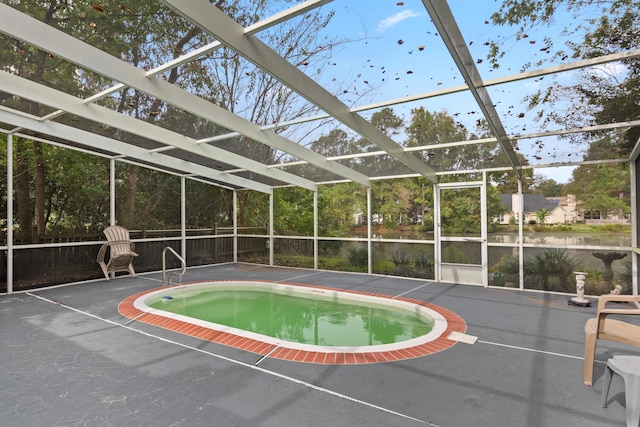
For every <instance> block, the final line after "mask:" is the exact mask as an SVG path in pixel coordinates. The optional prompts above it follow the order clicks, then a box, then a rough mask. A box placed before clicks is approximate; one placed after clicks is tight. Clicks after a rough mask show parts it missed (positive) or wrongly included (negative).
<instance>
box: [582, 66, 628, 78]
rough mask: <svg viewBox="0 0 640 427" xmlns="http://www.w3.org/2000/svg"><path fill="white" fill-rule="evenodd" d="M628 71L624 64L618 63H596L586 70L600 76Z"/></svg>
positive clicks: (615, 74)
mask: <svg viewBox="0 0 640 427" xmlns="http://www.w3.org/2000/svg"><path fill="white" fill-rule="evenodd" d="M627 71H628V69H627V67H626V66H625V65H624V64H620V63H607V64H600V65H596V66H595V67H593V68H591V69H589V70H588V72H590V73H592V74H595V75H597V76H600V77H616V76H621V75H623V74H625V73H626V72H627Z"/></svg>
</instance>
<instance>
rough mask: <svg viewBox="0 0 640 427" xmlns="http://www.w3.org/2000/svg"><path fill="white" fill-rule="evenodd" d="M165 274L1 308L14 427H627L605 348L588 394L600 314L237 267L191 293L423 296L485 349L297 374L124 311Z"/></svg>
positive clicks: (546, 298) (375, 279)
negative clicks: (216, 287)
mask: <svg viewBox="0 0 640 427" xmlns="http://www.w3.org/2000/svg"><path fill="white" fill-rule="evenodd" d="M160 276H161V274H160V273H153V274H142V275H139V276H138V277H136V278H130V277H128V276H122V277H118V278H116V279H115V280H112V281H111V282H106V281H104V280H103V281H95V282H88V283H81V284H73V285H69V286H63V287H56V288H50V289H43V290H34V291H31V292H29V293H16V294H13V295H3V296H0V322H1V327H0V340H1V342H2V346H0V367H1V368H0V381H1V384H2V388H1V392H0V393H1V394H0V396H1V399H0V424H1V425H6V426H30V427H38V426H216V427H217V426H221V427H227V426H279V427H281V426H349V427H353V426H420V425H428V426H443V427H454V426H455V427H459V426H476V427H477V426H491V427H496V426H510V427H512V426H554V427H556V426H620V425H623V424H624V420H625V400H624V392H623V390H624V388H623V383H622V380H621V379H620V378H617V377H614V380H613V383H612V386H611V391H610V393H609V399H610V403H609V407H608V408H607V409H603V408H601V407H600V399H601V392H602V381H603V373H604V366H605V362H606V360H607V359H608V358H609V357H610V356H611V355H612V354H616V353H618V354H619V353H624V354H635V355H640V352H639V351H637V349H634V348H631V347H626V346H624V345H618V344H615V343H611V342H600V343H598V349H597V353H596V359H597V361H596V366H595V371H594V386H593V387H587V386H584V385H583V384H582V353H583V349H584V332H583V327H584V323H585V322H586V320H587V319H588V318H590V317H592V316H594V314H595V307H593V306H592V307H588V308H581V307H574V306H570V305H568V304H567V296H565V295H553V294H543V293H533V292H520V291H515V290H506V289H484V288H481V287H471V286H462V285H452V284H442V283H435V282H430V281H425V280H409V279H400V278H393V277H380V276H368V275H361V274H348V273H336V272H317V271H312V270H303V269H286V268H271V267H267V266H258V265H246V264H225V265H216V266H210V267H202V268H190V269H189V270H188V271H187V273H186V275H185V276H184V278H183V283H186V282H196V281H203V280H238V279H242V280H273V281H283V282H293V283H304V284H311V285H321V286H330V287H335V288H342V289H349V290H354V291H360V292H373V293H377V294H383V295H391V296H396V295H400V294H402V295H403V296H405V297H408V298H412V299H417V300H421V301H425V302H429V303H431V304H436V305H438V306H441V307H444V308H446V309H448V310H451V311H453V312H455V313H457V314H458V315H459V316H461V317H462V318H463V319H464V320H465V322H466V324H467V334H470V335H473V336H477V337H478V341H477V342H476V343H475V344H465V343H457V344H455V345H454V346H452V347H451V348H449V349H446V350H444V351H441V352H438V353H435V354H430V355H428V356H424V357H418V358H414V359H408V360H402V361H395V362H386V363H374V364H366V365H321V364H311V363H298V362H290V361H283V360H277V359H272V358H269V357H264V358H263V357H262V356H260V355H257V354H254V353H250V352H247V351H243V350H240V349H236V348H233V347H227V346H224V345H221V344H216V343H213V342H208V341H202V340H199V339H196V338H193V337H191V336H187V335H182V334H180V333H176V332H172V331H169V330H165V329H161V328H158V327H156V326H152V325H148V324H144V323H140V322H136V321H135V320H133V321H132V320H131V319H127V318H125V317H123V316H122V315H120V314H119V313H118V311H117V306H118V304H119V303H120V301H122V300H123V299H125V298H126V297H128V296H130V295H132V294H134V293H137V292H140V291H144V290H145V289H151V288H155V287H158V286H160Z"/></svg>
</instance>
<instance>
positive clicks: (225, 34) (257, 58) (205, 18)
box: [163, 0, 436, 181]
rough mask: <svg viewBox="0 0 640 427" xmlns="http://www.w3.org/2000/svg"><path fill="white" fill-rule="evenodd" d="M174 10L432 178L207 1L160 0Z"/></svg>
mask: <svg viewBox="0 0 640 427" xmlns="http://www.w3.org/2000/svg"><path fill="white" fill-rule="evenodd" d="M163 3H165V4H167V5H168V6H170V7H172V8H173V9H174V10H175V11H176V12H178V13H179V14H181V15H183V16H184V17H185V18H187V19H189V20H190V21H192V22H194V23H195V24H196V25H198V26H199V27H200V28H202V29H203V30H205V31H207V32H208V33H210V34H212V35H213V36H214V37H216V38H217V39H218V40H220V41H221V42H222V43H223V44H224V45H226V46H228V47H229V48H231V49H233V50H235V51H236V52H238V53H239V54H240V55H242V56H243V57H245V58H246V59H247V60H249V61H251V62H252V63H253V64H254V65H256V66H258V67H260V68H262V69H263V70H264V71H266V72H267V73H269V74H271V75H272V76H274V77H275V78H277V79H278V80H279V81H280V82H282V83H283V84H285V85H286V86H288V87H289V88H291V89H292V90H294V91H295V92H296V93H298V94H300V95H301V96H303V97H304V98H305V99H307V100H308V101H309V102H311V103H313V104H314V105H316V106H317V107H319V108H321V109H322V110H324V111H325V112H327V113H328V114H330V115H331V116H333V117H334V118H335V119H336V120H338V121H340V122H341V123H342V124H344V125H345V126H348V127H349V128H350V129H352V130H354V131H356V132H357V133H359V134H360V135H362V136H363V137H364V138H365V139H366V140H368V141H370V142H371V143H373V144H375V145H377V146H378V147H380V148H382V149H383V150H384V151H386V152H387V153H389V154H390V155H391V156H393V157H395V158H396V159H398V160H399V161H401V162H402V163H404V164H405V165H407V166H408V167H409V168H411V169H412V170H414V171H416V172H418V173H420V174H421V175H423V176H425V177H426V178H428V179H430V180H432V181H435V179H436V178H435V171H434V170H433V169H431V168H430V167H429V166H428V165H426V164H425V163H424V162H422V161H421V160H420V159H419V158H417V157H416V156H414V155H412V154H409V153H406V152H405V151H404V150H403V149H402V146H400V145H399V144H398V143H396V142H395V141H394V140H392V139H391V138H390V137H389V136H388V135H386V134H384V133H383V132H381V131H380V130H379V129H378V128H376V127H375V126H374V125H372V124H371V123H369V122H368V121H367V120H365V119H364V118H363V117H362V116H360V115H359V114H357V113H354V112H351V111H349V107H348V106H347V105H346V104H344V103H343V102H342V101H340V100H339V99H338V98H336V97H335V96H334V95H333V94H331V93H330V92H329V91H327V90H326V89H325V88H323V87H322V86H321V85H320V84H318V83H317V82H316V81H315V80H313V79H312V78H311V77H309V76H307V75H306V74H304V73H303V72H302V71H300V70H299V69H298V68H296V67H295V66H294V65H292V64H291V63H289V62H288V61H287V60H286V59H284V58H283V57H281V56H280V55H279V54H278V53H277V52H275V51H274V50H273V49H271V48H270V47H269V46H267V45H266V44H265V43H263V42H262V41H261V40H260V39H258V38H257V37H256V36H253V35H251V34H246V33H245V30H244V28H243V27H242V26H241V25H240V24H238V23H237V22H236V21H234V20H233V19H231V18H230V17H229V16H227V15H226V14H225V13H224V12H223V11H221V10H220V9H218V8H216V7H215V6H213V5H212V4H210V3H209V2H195V1H191V0H163Z"/></svg>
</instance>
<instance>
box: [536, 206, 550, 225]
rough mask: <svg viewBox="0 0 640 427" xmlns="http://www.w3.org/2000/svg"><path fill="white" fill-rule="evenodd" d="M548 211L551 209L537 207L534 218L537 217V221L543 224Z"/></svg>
mask: <svg viewBox="0 0 640 427" xmlns="http://www.w3.org/2000/svg"><path fill="white" fill-rule="evenodd" d="M550 213H551V211H550V210H549V209H547V208H542V209H538V210H537V211H536V218H537V219H538V222H539V223H540V224H545V223H546V221H547V217H548V216H549V214H550Z"/></svg>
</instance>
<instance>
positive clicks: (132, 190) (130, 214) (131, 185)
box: [122, 165, 138, 229]
mask: <svg viewBox="0 0 640 427" xmlns="http://www.w3.org/2000/svg"><path fill="white" fill-rule="evenodd" d="M137 188H138V167H137V166H135V165H129V182H128V186H127V199H126V202H125V211H124V213H125V214H124V218H123V224H122V225H123V226H124V227H126V228H129V229H131V228H132V227H133V224H134V221H135V213H136V190H137Z"/></svg>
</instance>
